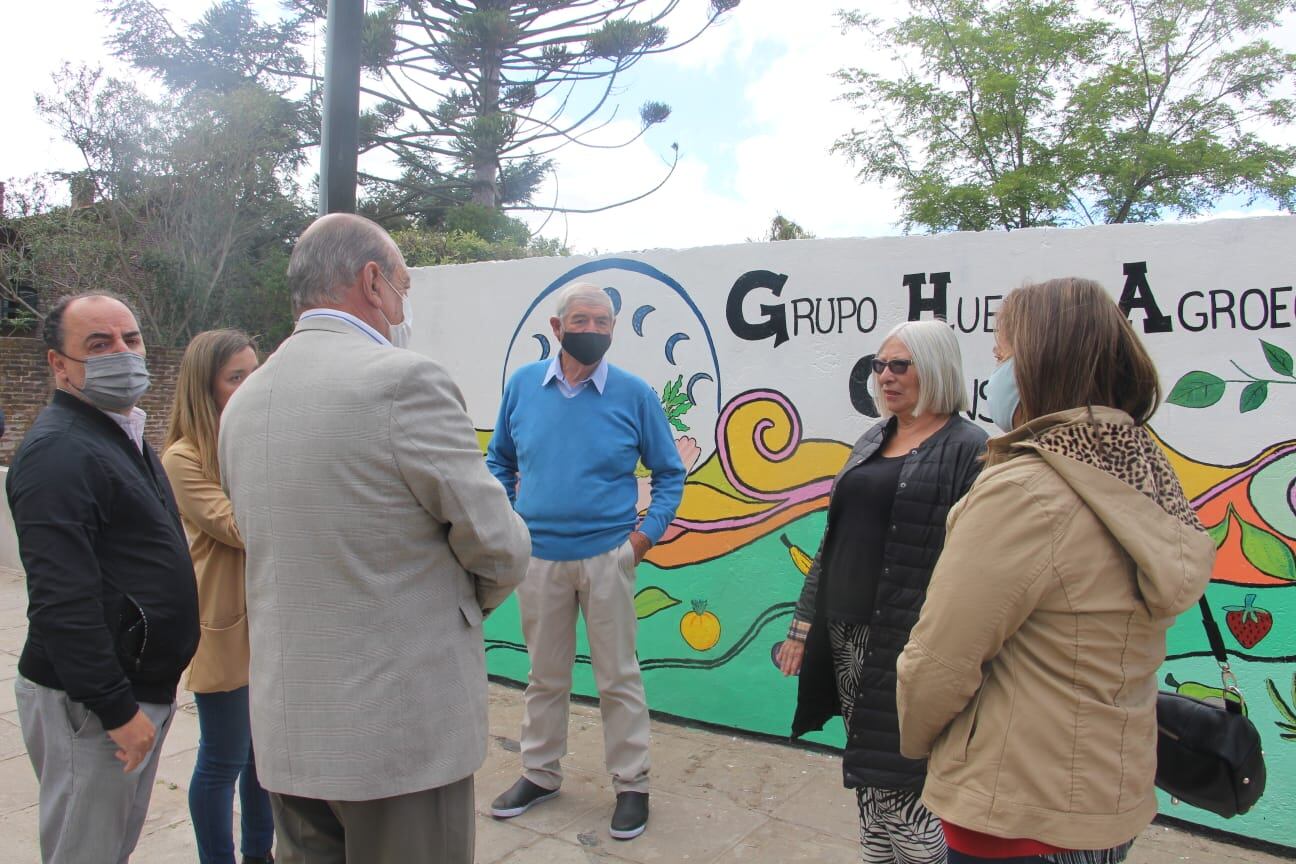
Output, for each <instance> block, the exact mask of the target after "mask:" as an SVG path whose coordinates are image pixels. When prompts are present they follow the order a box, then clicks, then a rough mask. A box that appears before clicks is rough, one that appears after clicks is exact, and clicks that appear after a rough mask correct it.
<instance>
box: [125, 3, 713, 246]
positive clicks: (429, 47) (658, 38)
mask: <svg viewBox="0 0 1296 864" xmlns="http://www.w3.org/2000/svg"><path fill="white" fill-rule="evenodd" d="M737 5H738V0H710V13H709V15H708V16H707V17H706V19H705V21H704V22H702V23H701V24H700V26H699V27H698V28H697V30H696V31H695V32H693V33H692V34H690V35H689V36H687V37H686V38H685V39H683V40H682V41H679V42H675V43H671V42H670V40H669V36H668V30H667V27H666V22H667V19H668V18H671V17H674V16H676V14H677V12H678V7H679V6H680V0H545V2H535V0H479V2H461V0H373V2H370V3H369V6H368V12H367V14H366V18H365V25H364V33H363V39H362V62H363V67H364V70H365V72H366V74H365V76H364V79H363V80H362V82H361V91H362V97H363V100H364V105H365V110H364V112H363V114H362V117H361V133H360V134H361V142H360V148H361V152H362V154H363V153H371V152H372V153H376V154H381V155H384V156H385V157H387V158H385V159H383V160H381V167H380V163H379V161H378V160H373V159H370V160H365V161H364V162H362V174H361V179H362V181H363V182H364V183H365V184H366V191H367V192H368V194H369V196H370V199H371V202H372V203H371V210H374V211H378V212H380V214H381V215H387V216H416V217H418V218H419V219H420V220H421V221H422V222H423V223H424V224H427V225H433V226H440V225H441V224H442V223H441V220H442V219H443V218H444V216H445V214H446V213H447V212H448V210H449V209H450V208H452V207H454V206H456V205H459V204H462V203H465V202H472V203H475V204H477V205H479V206H482V207H487V208H492V209H515V210H528V209H542V210H548V209H560V208H553V207H544V206H540V205H536V204H534V203H532V197H533V196H534V193H535V191H536V189H537V188H538V186H539V185H540V183H541V181H542V180H543V179H544V177H545V175H546V174H547V173H548V172H549V171H551V170H553V168H554V163H553V159H552V154H554V153H555V152H556V151H558V150H559V149H561V148H562V147H564V146H567V145H577V146H598V147H600V148H606V147H620V146H625V145H626V144H628V143H630V141H633V140H635V139H636V138H638V137H639V136H640V135H642V134H643V132H644V131H645V130H647V129H648V128H649V127H651V126H654V125H656V124H658V123H661V122H663V121H664V120H666V118H667V117H668V116H669V114H670V109H669V107H668V106H666V105H665V104H663V103H660V102H648V103H645V104H644V105H643V106H642V107H641V108H640V111H639V132H638V134H636V135H634V136H633V137H632V138H630V140H627V141H622V142H614V143H612V144H597V145H596V144H593V143H589V142H587V141H586V140H585V139H586V137H587V136H588V135H589V134H590V133H592V132H594V131H596V130H597V129H599V128H601V127H603V126H605V125H606V124H607V123H609V122H611V121H612V120H613V119H614V117H615V116H616V109H617V105H616V99H615V95H616V92H617V91H616V84H617V81H618V80H619V79H620V77H621V76H622V74H623V73H624V72H626V70H628V69H630V68H631V67H633V66H634V65H635V64H636V63H638V62H639V61H640V60H642V59H643V58H645V57H648V56H651V55H653V54H658V53H662V52H665V51H670V50H673V49H674V48H677V47H679V46H680V45H683V44H686V43H687V42H689V41H692V40H693V39H695V38H697V36H698V35H700V34H701V32H703V31H705V30H706V29H707V28H708V27H709V26H711V24H712V23H714V22H715V21H716V20H717V18H718V17H719V16H720V15H721V14H722V13H723V12H726V11H728V10H729V9H732V8H733V7H735V6H737ZM106 7H107V8H108V10H109V12H110V14H111V16H112V18H113V21H114V22H115V23H116V25H117V28H118V29H117V35H116V37H115V39H114V44H115V47H116V49H117V51H118V53H119V55H120V56H123V57H125V58H126V59H128V60H130V61H131V62H132V63H134V64H135V65H136V66H138V67H139V68H141V69H144V70H148V71H151V72H154V73H156V74H158V75H160V76H161V77H162V78H163V79H164V80H165V81H166V82H167V83H168V85H169V86H171V87H173V88H176V89H178V90H182V91H186V92H188V91H191V90H195V89H210V88H217V89H221V90H227V89H232V88H236V87H239V86H245V85H247V84H249V83H256V84H258V85H260V86H263V87H265V88H266V89H268V90H270V91H272V92H275V93H278V94H280V95H283V96H285V97H291V98H295V100H296V101H295V103H294V104H295V106H296V109H297V117H298V122H297V128H298V129H299V130H300V131H301V135H300V139H299V140H300V144H301V146H303V147H308V146H313V145H314V144H316V143H317V142H318V139H317V135H316V133H315V131H314V130H316V129H318V128H319V122H318V119H319V97H320V80H321V79H320V75H321V74H322V71H323V64H322V62H319V61H320V57H319V55H318V51H319V50H320V49H321V48H322V45H323V40H322V38H320V39H316V38H315V37H316V35H318V34H320V33H322V29H323V23H324V20H325V17H326V11H327V4H326V3H325V2H324V0H288V2H287V4H286V8H287V10H288V14H287V15H286V17H284V18H283V19H282V20H280V21H277V22H274V23H265V22H262V21H260V20H259V19H258V18H257V16H256V15H255V14H254V12H253V11H252V7H251V0H219V2H217V3H215V4H214V5H213V6H212V7H211V8H210V9H209V10H208V12H207V13H206V14H205V15H204V16H203V17H202V18H200V19H199V20H198V21H197V22H196V23H195V24H193V25H192V26H191V27H189V28H188V29H187V30H186V31H184V32H181V31H179V30H177V29H175V28H174V27H173V26H172V24H171V23H170V21H169V19H168V16H167V13H166V12H165V11H164V10H163V9H162V8H161V7H160V6H158V5H157V4H156V3H155V2H154V0H107V2H106ZM312 52H314V53H312ZM292 94H296V95H295V96H292ZM392 163H394V165H395V168H394V170H391V169H390V168H389V166H390V165H391V164H392ZM672 170H673V165H672ZM667 176H669V174H667ZM662 182H665V181H664V180H663V181H662ZM658 185H660V184H658ZM654 188H656V187H654ZM650 191H651V190H650ZM645 194H647V193H645Z"/></svg>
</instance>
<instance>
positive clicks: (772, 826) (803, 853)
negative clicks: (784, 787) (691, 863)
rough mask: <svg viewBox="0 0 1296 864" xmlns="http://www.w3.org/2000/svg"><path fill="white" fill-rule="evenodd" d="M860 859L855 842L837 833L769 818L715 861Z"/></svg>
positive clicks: (786, 863) (848, 862) (851, 862)
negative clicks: (825, 832) (835, 835)
mask: <svg viewBox="0 0 1296 864" xmlns="http://www.w3.org/2000/svg"><path fill="white" fill-rule="evenodd" d="M859 859H860V847H859V843H858V842H855V843H850V842H848V841H846V840H842V839H841V838H839V837H833V836H831V835H828V834H822V833H820V832H818V831H811V830H810V829H809V828H802V827H800V826H799V825H788V824H787V823H786V822H779V821H777V820H773V819H771V820H770V821H769V822H766V823H765V824H764V825H762V826H760V827H759V828H757V829H756V830H755V831H753V832H751V833H750V834H748V835H747V836H746V837H744V838H743V839H742V840H740V841H738V845H736V846H734V847H733V848H731V849H730V850H729V851H727V852H725V853H724V854H723V855H721V856H720V857H719V858H717V859H715V864H750V862H753V861H771V862H774V861H777V862H779V864H798V862H806V864H855V862H857V861H859Z"/></svg>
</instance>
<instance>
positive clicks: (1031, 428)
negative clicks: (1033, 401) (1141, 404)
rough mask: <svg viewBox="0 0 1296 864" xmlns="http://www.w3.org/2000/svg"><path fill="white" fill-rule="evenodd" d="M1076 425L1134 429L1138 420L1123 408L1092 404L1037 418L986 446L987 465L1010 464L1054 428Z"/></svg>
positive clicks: (991, 440)
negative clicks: (1084, 424) (1111, 425)
mask: <svg viewBox="0 0 1296 864" xmlns="http://www.w3.org/2000/svg"><path fill="white" fill-rule="evenodd" d="M1073 423H1092V424H1094V425H1102V424H1107V423H1110V424H1115V425H1118V426H1133V425H1134V418H1133V417H1131V416H1130V415H1128V414H1126V413H1125V412H1124V411H1121V410H1120V409H1119V408H1108V407H1107V406H1106V405H1091V406H1088V407H1081V408H1070V409H1068V410H1066V411H1058V412H1056V413H1053V414H1045V415H1044V416H1042V417H1036V418H1035V419H1034V420H1032V421H1030V422H1029V423H1023V424H1022V425H1021V426H1018V427H1017V428H1016V429H1014V430H1012V431H1011V432H1008V433H1005V434H1003V435H1000V436H999V437H997V438H991V439H990V440H989V441H988V442H987V443H986V464H987V465H996V464H998V463H1000V462H1006V461H1007V460H1009V459H1012V458H1013V457H1014V456H1020V455H1021V454H1023V453H1025V452H1026V451H1028V450H1031V449H1034V448H1033V447H1032V444H1033V443H1034V441H1035V440H1036V439H1037V438H1039V437H1040V436H1041V435H1043V434H1044V433H1046V432H1048V431H1049V430H1050V429H1056V428H1058V427H1061V426H1069V425H1071V424H1073Z"/></svg>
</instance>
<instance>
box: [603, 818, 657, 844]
mask: <svg viewBox="0 0 1296 864" xmlns="http://www.w3.org/2000/svg"><path fill="white" fill-rule="evenodd" d="M647 827H648V823H647V822H644V823H643V824H642V825H640V826H639V827H638V828H631V829H630V830H628V831H618V830H616V829H615V828H611V827H609V828H608V834H610V835H612V839H613V840H633V839H634V838H636V837H638V836H639V835H640V834H642V833H643V832H644V829H646V828H647Z"/></svg>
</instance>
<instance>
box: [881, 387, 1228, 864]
mask: <svg viewBox="0 0 1296 864" xmlns="http://www.w3.org/2000/svg"><path fill="white" fill-rule="evenodd" d="M989 447H990V449H989V458H988V460H987V464H988V465H989V466H990V467H987V469H986V470H985V471H984V472H983V473H982V474H981V477H980V479H979V480H978V481H977V483H976V484H975V485H974V486H973V487H972V489H971V491H970V492H969V493H968V494H967V496H966V497H965V498H964V499H963V500H962V501H961V502H960V503H959V504H958V505H956V507H955V508H954V509H953V510H952V511H951V512H950V515H949V523H948V525H949V527H948V535H947V539H946V542H945V550H944V553H943V554H942V555H941V559H940V562H939V563H938V564H937V566H936V570H935V573H934V574H933V575H932V580H931V586H930V587H929V588H928V591H927V601H926V603H925V604H924V606H923V610H922V615H921V617H920V619H919V621H918V624H917V626H916V627H915V628H914V630H913V634H912V636H911V637H910V640H909V643H908V645H907V646H906V647H905V650H904V653H903V654H902V655H901V657H900V660H899V663H898V667H897V669H898V675H899V686H898V693H897V700H898V705H899V712H900V739H901V743H900V750H901V752H902V753H904V755H906V756H909V757H912V758H921V757H923V756H929V757H930V762H929V766H928V776H927V782H926V785H925V787H924V791H923V802H924V803H925V804H926V805H927V807H928V808H930V809H931V811H932V812H933V813H935V814H936V815H938V816H940V817H941V818H942V819H945V820H947V821H950V822H953V823H955V824H957V825H960V826H963V827H965V828H969V829H972V830H975V831H980V832H983V833H986V834H991V835H993V836H997V837H1014V838H1015V837H1024V838H1031V839H1035V840H1039V841H1042V842H1045V843H1050V844H1052V845H1055V846H1059V847H1062V848H1065V849H1106V848H1110V847H1113V846H1116V845H1118V844H1120V843H1123V842H1125V841H1127V840H1129V839H1131V838H1133V837H1135V836H1136V835H1137V834H1138V833H1139V832H1140V831H1141V830H1142V829H1143V828H1144V827H1145V826H1146V825H1147V824H1148V823H1149V822H1150V821H1151V819H1152V817H1153V816H1154V815H1155V813H1156V808H1157V803H1156V797H1155V795H1154V793H1153V777H1154V775H1155V773H1156V693H1157V679H1156V674H1157V669H1158V667H1159V666H1160V665H1161V663H1162V662H1163V661H1164V659H1165V633H1166V630H1167V629H1168V628H1169V626H1170V624H1171V623H1172V622H1173V620H1174V618H1175V616H1176V615H1178V614H1179V613H1181V612H1183V611H1185V610H1186V609H1188V608H1189V607H1190V606H1192V605H1193V604H1194V603H1196V602H1197V599H1198V598H1199V597H1200V596H1201V594H1202V592H1203V591H1204V590H1205V588H1206V583H1207V582H1208V581H1209V579H1210V573H1211V568H1212V566H1213V563H1214V557H1215V546H1214V544H1213V543H1212V542H1211V540H1210V538H1209V537H1208V536H1207V535H1206V533H1205V531H1203V530H1202V527H1201V524H1200V523H1199V522H1198V521H1197V517H1196V515H1195V514H1194V513H1193V510H1192V508H1191V507H1190V506H1189V504H1188V502H1187V501H1186V500H1185V498H1184V495H1183V490H1182V488H1181V487H1180V485H1179V481H1178V479H1177V478H1176V477H1175V475H1174V472H1173V470H1172V469H1171V467H1170V465H1169V463H1168V461H1167V460H1166V458H1165V456H1164V454H1163V453H1162V452H1161V450H1160V449H1159V448H1158V446H1157V445H1156V442H1155V441H1153V439H1152V436H1151V435H1150V434H1148V432H1147V430H1146V429H1144V428H1143V427H1139V426H1135V425H1134V423H1133V421H1132V420H1131V418H1130V417H1129V415H1127V414H1125V413H1123V412H1120V411H1116V410H1113V409H1109V408H1095V409H1093V410H1092V415H1091V413H1090V411H1089V410H1088V409H1077V410H1075V411H1067V412H1062V413H1059V414H1053V415H1049V416H1047V417H1041V418H1039V419H1037V420H1035V421H1033V422H1032V423H1030V424H1028V425H1026V426H1024V427H1021V428H1019V429H1017V430H1015V431H1014V432H1013V433H1012V434H1010V435H1007V436H1004V437H1001V438H996V439H992V440H991V441H990V445H989Z"/></svg>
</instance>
